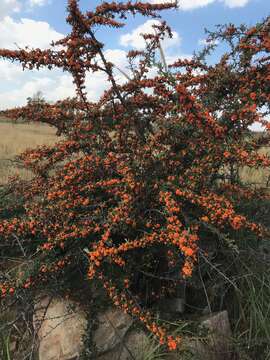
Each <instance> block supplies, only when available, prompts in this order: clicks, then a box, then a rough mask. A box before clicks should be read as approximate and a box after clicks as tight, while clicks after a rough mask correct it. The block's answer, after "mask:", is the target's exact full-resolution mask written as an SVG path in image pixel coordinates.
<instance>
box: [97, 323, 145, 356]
mask: <svg viewBox="0 0 270 360" xmlns="http://www.w3.org/2000/svg"><path fill="white" fill-rule="evenodd" d="M149 350H150V349H149V340H148V338H147V336H146V334H145V333H144V332H143V331H137V330H132V331H130V332H128V334H127V335H126V336H125V338H124V339H122V342H121V343H120V344H119V345H118V346H117V347H116V348H115V349H114V350H112V351H109V352H107V353H105V354H103V355H101V356H99V357H98V359H97V360H144V359H145V357H144V355H145V353H146V352H147V351H148V353H149Z"/></svg>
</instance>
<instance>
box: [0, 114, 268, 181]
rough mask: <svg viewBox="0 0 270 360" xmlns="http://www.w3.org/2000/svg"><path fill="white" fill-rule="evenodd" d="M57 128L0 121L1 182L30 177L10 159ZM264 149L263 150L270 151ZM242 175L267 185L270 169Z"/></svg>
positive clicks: (51, 138) (44, 141) (49, 139)
mask: <svg viewBox="0 0 270 360" xmlns="http://www.w3.org/2000/svg"><path fill="white" fill-rule="evenodd" d="M55 131H56V130H55V129H54V128H52V127H50V126H47V125H44V124H33V123H32V124H20V123H18V124H14V123H11V122H8V121H6V122H5V121H3V120H2V121H0V134H1V136H0V184H6V183H7V182H8V178H9V176H13V175H15V174H18V173H19V174H20V175H21V176H22V177H23V178H24V179H29V178H30V177H31V173H30V172H29V171H26V170H24V169H21V168H20V167H18V166H16V164H15V163H14V162H12V161H10V160H13V159H14V157H15V156H16V155H18V154H20V153H21V152H23V151H24V150H26V149H27V148H35V147H36V146H38V145H51V144H54V143H55V142H56V141H57V140H59V138H58V137H57V136H56V135H55ZM269 151H270V150H269V149H268V150H267V149H262V150H261V152H263V153H266V152H269ZM240 176H241V178H242V179H244V180H245V181H247V182H249V183H252V184H255V185H256V186H262V187H266V183H267V179H268V177H269V176H270V171H269V170H268V171H263V170H256V169H250V168H248V167H244V168H243V169H241V171H240Z"/></svg>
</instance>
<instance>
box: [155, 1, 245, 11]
mask: <svg viewBox="0 0 270 360" xmlns="http://www.w3.org/2000/svg"><path fill="white" fill-rule="evenodd" d="M249 1H250V0H180V1H179V9H180V10H184V11H185V10H193V9H197V8H202V7H204V6H207V5H210V4H212V3H214V2H221V3H223V4H224V5H225V6H228V7H229V8H235V7H242V6H245V5H247V3H248V2H249ZM150 2H151V3H160V4H162V3H165V2H168V1H166V0H150Z"/></svg>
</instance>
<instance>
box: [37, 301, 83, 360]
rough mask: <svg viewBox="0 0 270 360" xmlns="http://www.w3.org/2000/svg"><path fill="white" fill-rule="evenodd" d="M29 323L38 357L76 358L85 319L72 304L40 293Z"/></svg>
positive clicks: (41, 358) (61, 359)
mask: <svg viewBox="0 0 270 360" xmlns="http://www.w3.org/2000/svg"><path fill="white" fill-rule="evenodd" d="M33 324H34V328H35V329H36V331H37V334H38V339H39V360H74V359H78V358H79V353H80V351H81V349H82V345H83V344H82V336H83V334H84V332H85V329H86V325H87V321H86V317H85V314H84V313H83V311H81V310H80V308H79V307H78V306H77V305H76V304H74V303H73V302H71V301H70V300H64V299H59V298H53V299H51V298H49V297H48V296H44V297H42V298H40V299H39V300H38V302H37V304H36V306H35V315H34V319H33Z"/></svg>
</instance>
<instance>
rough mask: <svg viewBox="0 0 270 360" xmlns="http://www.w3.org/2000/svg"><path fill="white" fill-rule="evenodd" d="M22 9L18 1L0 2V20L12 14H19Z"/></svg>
mask: <svg viewBox="0 0 270 360" xmlns="http://www.w3.org/2000/svg"><path fill="white" fill-rule="evenodd" d="M20 9H21V3H20V1H17V0H0V19H2V18H3V17H5V16H6V15H7V14H9V13H12V12H18V11H20Z"/></svg>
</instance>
